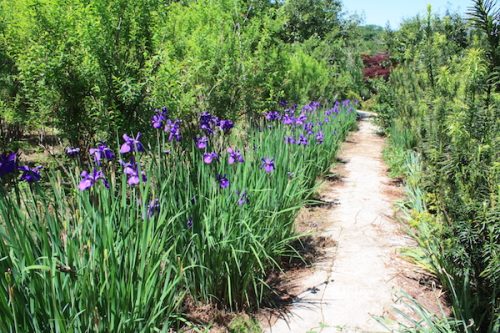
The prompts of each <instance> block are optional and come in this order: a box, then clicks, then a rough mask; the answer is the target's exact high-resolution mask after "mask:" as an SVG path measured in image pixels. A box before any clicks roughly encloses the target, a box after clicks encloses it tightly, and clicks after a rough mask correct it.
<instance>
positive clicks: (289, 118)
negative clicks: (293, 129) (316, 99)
mask: <svg viewBox="0 0 500 333" xmlns="http://www.w3.org/2000/svg"><path fill="white" fill-rule="evenodd" d="M282 122H283V124H284V125H292V124H293V123H295V117H294V116H292V115H290V114H289V113H285V114H284V115H283V120H282Z"/></svg>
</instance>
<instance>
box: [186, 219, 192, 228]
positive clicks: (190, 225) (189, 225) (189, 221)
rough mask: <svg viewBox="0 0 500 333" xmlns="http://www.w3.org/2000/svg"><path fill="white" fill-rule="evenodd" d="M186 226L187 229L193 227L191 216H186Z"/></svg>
mask: <svg viewBox="0 0 500 333" xmlns="http://www.w3.org/2000/svg"><path fill="white" fill-rule="evenodd" d="M186 226H187V227H188V229H191V228H192V227H193V218H192V217H190V218H188V220H187V222H186Z"/></svg>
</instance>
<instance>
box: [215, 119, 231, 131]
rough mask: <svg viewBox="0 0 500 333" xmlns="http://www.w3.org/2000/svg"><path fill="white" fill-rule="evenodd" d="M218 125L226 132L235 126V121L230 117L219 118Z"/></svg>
mask: <svg viewBox="0 0 500 333" xmlns="http://www.w3.org/2000/svg"><path fill="white" fill-rule="evenodd" d="M218 126H219V127H220V129H221V130H222V131H223V132H224V133H229V131H230V130H231V129H232V128H233V127H234V123H233V121H232V120H229V119H222V120H219V122H218Z"/></svg>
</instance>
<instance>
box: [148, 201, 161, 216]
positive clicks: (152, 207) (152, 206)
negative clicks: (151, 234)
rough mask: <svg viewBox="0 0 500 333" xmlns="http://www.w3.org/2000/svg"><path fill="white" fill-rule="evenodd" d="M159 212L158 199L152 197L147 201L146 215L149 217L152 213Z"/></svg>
mask: <svg viewBox="0 0 500 333" xmlns="http://www.w3.org/2000/svg"><path fill="white" fill-rule="evenodd" d="M159 212H160V200H159V199H154V200H151V201H150V202H149V205H148V217H149V218H151V217H153V215H155V214H158V213H159Z"/></svg>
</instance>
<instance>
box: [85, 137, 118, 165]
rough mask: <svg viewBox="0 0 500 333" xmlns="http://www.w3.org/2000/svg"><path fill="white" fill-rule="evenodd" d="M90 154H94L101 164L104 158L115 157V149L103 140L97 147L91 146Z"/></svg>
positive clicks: (97, 161) (110, 158) (96, 160)
mask: <svg viewBox="0 0 500 333" xmlns="http://www.w3.org/2000/svg"><path fill="white" fill-rule="evenodd" d="M89 152H90V155H93V156H94V160H95V162H96V163H97V164H98V165H100V164H101V160H102V159H104V158H105V159H107V160H112V159H114V158H115V154H114V153H113V151H112V150H111V149H110V148H109V147H108V146H107V145H106V144H105V143H103V142H101V143H99V144H98V145H97V147H96V148H90V150H89Z"/></svg>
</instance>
